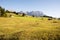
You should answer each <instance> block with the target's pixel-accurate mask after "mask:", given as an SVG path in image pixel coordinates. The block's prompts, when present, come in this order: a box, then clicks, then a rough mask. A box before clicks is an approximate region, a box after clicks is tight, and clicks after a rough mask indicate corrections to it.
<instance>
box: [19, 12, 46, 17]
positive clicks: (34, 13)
mask: <svg viewBox="0 0 60 40" xmlns="http://www.w3.org/2000/svg"><path fill="white" fill-rule="evenodd" d="M19 13H25V14H27V15H30V16H36V17H40V16H44V15H45V14H44V13H43V12H42V11H30V12H23V11H20V12H19Z"/></svg>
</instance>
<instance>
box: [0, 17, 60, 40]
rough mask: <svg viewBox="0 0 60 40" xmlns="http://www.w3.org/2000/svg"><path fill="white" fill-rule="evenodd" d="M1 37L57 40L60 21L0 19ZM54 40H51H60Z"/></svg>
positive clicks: (26, 39)
mask: <svg viewBox="0 0 60 40" xmlns="http://www.w3.org/2000/svg"><path fill="white" fill-rule="evenodd" d="M54 22H56V23H54ZM0 35H5V37H8V38H10V37H11V38H12V39H10V40H13V36H16V35H17V36H16V37H18V38H19V39H16V40H48V39H49V38H50V37H53V38H55V37H56V35H58V36H59V37H60V20H54V19H53V20H48V18H43V19H42V18H40V17H39V18H36V17H12V18H4V17H0ZM8 35H9V36H8ZM50 35H51V36H50ZM44 38H45V39H44ZM53 38H50V39H51V40H55V39H56V40H59V38H57V37H56V38H55V39H53Z"/></svg>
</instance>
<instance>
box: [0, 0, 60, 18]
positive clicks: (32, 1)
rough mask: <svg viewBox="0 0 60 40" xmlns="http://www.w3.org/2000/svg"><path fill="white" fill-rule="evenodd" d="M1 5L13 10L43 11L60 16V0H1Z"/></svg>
mask: <svg viewBox="0 0 60 40" xmlns="http://www.w3.org/2000/svg"><path fill="white" fill-rule="evenodd" d="M0 6H2V7H3V8H5V9H7V10H12V11H24V12H25V11H42V12H43V13H44V14H46V15H49V16H53V17H60V0H0Z"/></svg>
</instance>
